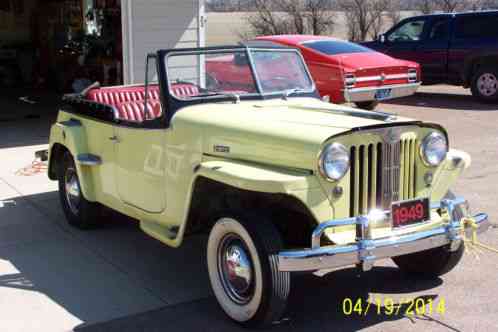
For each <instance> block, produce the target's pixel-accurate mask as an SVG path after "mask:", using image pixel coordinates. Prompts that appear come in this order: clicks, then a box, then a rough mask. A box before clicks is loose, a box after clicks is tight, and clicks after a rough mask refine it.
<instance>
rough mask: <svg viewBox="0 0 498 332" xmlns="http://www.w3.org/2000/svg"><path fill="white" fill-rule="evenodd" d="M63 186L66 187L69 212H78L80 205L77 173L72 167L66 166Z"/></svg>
mask: <svg viewBox="0 0 498 332" xmlns="http://www.w3.org/2000/svg"><path fill="white" fill-rule="evenodd" d="M64 186H65V188H66V201H67V205H69V208H70V209H71V212H73V213H74V214H78V211H79V206H80V197H81V191H80V183H79V181H78V175H77V174H76V171H75V170H74V169H73V168H68V169H67V170H66V175H65V177H64Z"/></svg>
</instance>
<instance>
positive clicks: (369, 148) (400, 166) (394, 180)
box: [349, 138, 418, 217]
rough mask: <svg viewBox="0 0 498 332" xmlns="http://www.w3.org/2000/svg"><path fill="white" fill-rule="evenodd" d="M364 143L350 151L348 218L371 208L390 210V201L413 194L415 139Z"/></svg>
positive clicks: (413, 195) (412, 196) (414, 193)
mask: <svg viewBox="0 0 498 332" xmlns="http://www.w3.org/2000/svg"><path fill="white" fill-rule="evenodd" d="M391 142H392V143H367V144H360V145H357V146H353V147H351V149H350V154H351V170H350V204H349V215H350V216H351V217H354V216H357V215H360V214H366V213H368V212H369V211H370V210H371V209H373V208H381V209H389V208H390V206H391V204H392V202H394V201H399V200H406V199H412V198H414V197H415V195H416V178H415V177H416V173H415V172H416V168H415V160H416V152H417V144H418V141H417V139H415V138H409V139H401V140H395V141H391Z"/></svg>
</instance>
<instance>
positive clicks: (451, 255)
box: [393, 242, 465, 278]
mask: <svg viewBox="0 0 498 332" xmlns="http://www.w3.org/2000/svg"><path fill="white" fill-rule="evenodd" d="M464 251H465V245H464V244H463V242H462V243H461V244H460V247H458V249H457V250H456V251H450V250H449V248H448V247H446V246H445V247H439V248H433V249H429V250H425V251H421V252H416V253H413V254H408V255H403V256H398V257H393V261H394V263H396V265H397V266H398V267H399V268H400V269H401V271H403V272H405V273H408V274H413V275H419V276H425V277H429V278H435V277H439V276H441V275H443V274H446V273H448V272H450V271H451V270H453V268H454V267H455V266H457V265H458V263H459V262H460V260H461V259H462V256H463V253H464Z"/></svg>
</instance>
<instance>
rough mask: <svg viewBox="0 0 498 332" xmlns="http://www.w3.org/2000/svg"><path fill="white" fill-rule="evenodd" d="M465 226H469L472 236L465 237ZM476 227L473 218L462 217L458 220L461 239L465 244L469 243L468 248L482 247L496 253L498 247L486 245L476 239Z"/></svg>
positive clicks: (497, 252)
mask: <svg viewBox="0 0 498 332" xmlns="http://www.w3.org/2000/svg"><path fill="white" fill-rule="evenodd" d="M466 227H470V228H471V229H472V236H471V237H470V239H468V238H467V235H466V233H465V228H466ZM478 228H479V226H478V225H477V223H476V221H475V220H474V219H473V218H462V220H461V222H460V235H461V236H462V239H463V241H464V242H465V244H470V246H469V249H474V250H476V249H477V248H482V249H486V250H489V251H491V252H494V253H496V254H498V249H496V248H493V247H491V246H488V245H486V244H484V243H481V242H479V241H478V240H477V229H478Z"/></svg>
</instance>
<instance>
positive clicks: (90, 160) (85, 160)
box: [76, 153, 102, 166]
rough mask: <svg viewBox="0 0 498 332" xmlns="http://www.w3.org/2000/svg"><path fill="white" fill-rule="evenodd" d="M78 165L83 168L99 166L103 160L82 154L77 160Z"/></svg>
mask: <svg viewBox="0 0 498 332" xmlns="http://www.w3.org/2000/svg"><path fill="white" fill-rule="evenodd" d="M76 161H77V163H78V164H80V165H82V166H99V165H102V159H101V158H100V157H99V156H96V155H93V154H90V153H82V154H79V155H78V156H77V158H76Z"/></svg>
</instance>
